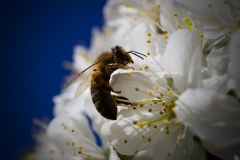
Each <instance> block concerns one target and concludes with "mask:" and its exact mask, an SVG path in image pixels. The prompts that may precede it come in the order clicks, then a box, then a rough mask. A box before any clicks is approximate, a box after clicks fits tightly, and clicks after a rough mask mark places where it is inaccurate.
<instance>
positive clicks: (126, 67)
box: [123, 66, 135, 70]
mask: <svg viewBox="0 0 240 160" xmlns="http://www.w3.org/2000/svg"><path fill="white" fill-rule="evenodd" d="M123 68H124V69H129V68H130V69H132V70H135V69H134V68H133V67H129V66H124V67H123Z"/></svg>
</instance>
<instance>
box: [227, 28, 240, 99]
mask: <svg viewBox="0 0 240 160" xmlns="http://www.w3.org/2000/svg"><path fill="white" fill-rule="evenodd" d="M239 51H240V31H237V32H236V33H235V34H234V35H233V38H232V40H231V41H230V44H229V58H230V61H231V66H230V68H229V74H230V75H231V76H232V77H233V78H234V79H235V80H236V81H237V93H238V97H239V98H240V74H239V73H240V63H239V60H240V54H239Z"/></svg>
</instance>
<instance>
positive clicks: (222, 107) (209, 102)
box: [175, 89, 240, 159]
mask: <svg viewBox="0 0 240 160" xmlns="http://www.w3.org/2000/svg"><path fill="white" fill-rule="evenodd" d="M176 104H177V106H176V109H175V112H176V115H177V117H178V118H179V120H180V121H181V122H182V123H184V124H185V125H186V126H187V127H188V128H190V129H191V130H192V131H194V133H196V134H197V135H198V136H199V137H200V138H201V141H202V143H203V145H204V147H205V148H206V149H208V151H210V152H211V153H212V154H214V155H217V156H219V157H221V158H223V159H234V157H238V158H240V154H239V153H240V103H239V101H238V100H236V99H235V98H234V97H231V96H228V95H224V94H218V93H217V92H216V91H213V90H209V89H193V90H187V91H186V92H184V93H183V94H182V95H181V96H180V97H179V99H178V101H177V102H176Z"/></svg>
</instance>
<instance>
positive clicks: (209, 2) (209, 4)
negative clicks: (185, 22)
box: [173, 0, 240, 39]
mask: <svg viewBox="0 0 240 160" xmlns="http://www.w3.org/2000/svg"><path fill="white" fill-rule="evenodd" d="M173 3H174V4H175V5H176V6H177V7H178V8H179V9H181V10H182V11H184V12H186V13H187V14H188V15H189V17H190V18H191V19H192V20H193V22H194V23H195V24H197V26H198V27H199V29H200V31H201V33H203V34H204V37H206V38H208V39H215V38H217V37H220V36H222V35H224V34H226V33H227V34H228V33H229V31H231V32H232V31H234V30H236V29H237V28H238V27H239V22H240V19H239V18H240V2H239V1H238V0H201V1H199V0H173Z"/></svg>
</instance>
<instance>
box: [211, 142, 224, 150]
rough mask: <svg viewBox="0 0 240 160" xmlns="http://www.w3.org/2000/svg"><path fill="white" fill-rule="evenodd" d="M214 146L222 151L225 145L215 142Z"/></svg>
mask: <svg viewBox="0 0 240 160" xmlns="http://www.w3.org/2000/svg"><path fill="white" fill-rule="evenodd" d="M213 148H214V149H215V151H221V150H222V148H223V147H222V145H221V144H220V143H215V144H214V145H213Z"/></svg>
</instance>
